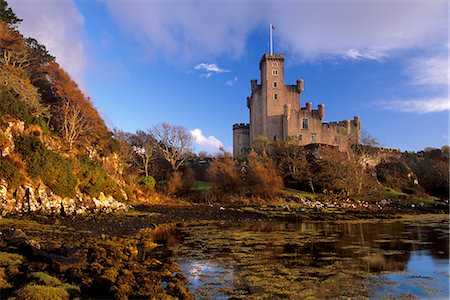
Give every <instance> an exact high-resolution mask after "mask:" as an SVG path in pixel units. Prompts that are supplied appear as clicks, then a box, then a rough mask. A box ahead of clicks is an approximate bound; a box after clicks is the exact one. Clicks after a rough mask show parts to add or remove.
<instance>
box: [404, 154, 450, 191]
mask: <svg viewBox="0 0 450 300" xmlns="http://www.w3.org/2000/svg"><path fill="white" fill-rule="evenodd" d="M404 157H405V159H406V161H407V163H408V165H409V166H410V167H411V169H412V170H413V171H414V173H415V174H416V175H417V177H418V181H419V184H420V185H421V186H423V187H424V188H425V190H426V192H427V193H429V194H431V195H433V196H437V197H442V198H448V195H449V176H450V173H449V147H448V146H444V147H442V148H441V149H436V148H426V149H425V150H424V151H420V152H418V153H406V154H405V155H404Z"/></svg>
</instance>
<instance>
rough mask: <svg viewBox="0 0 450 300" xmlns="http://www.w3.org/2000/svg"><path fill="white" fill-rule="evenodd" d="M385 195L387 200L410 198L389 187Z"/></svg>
mask: <svg viewBox="0 0 450 300" xmlns="http://www.w3.org/2000/svg"><path fill="white" fill-rule="evenodd" d="M384 195H385V196H386V197H387V198H398V197H408V196H409V195H408V194H405V193H403V192H400V191H397V190H394V189H392V188H389V187H387V188H385V190H384Z"/></svg>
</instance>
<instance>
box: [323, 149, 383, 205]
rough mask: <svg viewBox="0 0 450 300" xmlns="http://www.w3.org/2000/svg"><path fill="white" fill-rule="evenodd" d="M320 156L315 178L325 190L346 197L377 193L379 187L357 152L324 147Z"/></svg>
mask: <svg viewBox="0 0 450 300" xmlns="http://www.w3.org/2000/svg"><path fill="white" fill-rule="evenodd" d="M319 156H320V158H319V159H318V160H317V161H316V163H315V164H316V165H315V172H316V174H315V178H316V182H317V185H318V186H320V187H321V188H322V189H323V190H324V191H328V192H332V193H333V194H340V195H343V196H345V197H354V196H362V195H371V196H374V195H377V193H378V191H379V187H378V186H377V184H376V182H375V180H374V178H372V176H371V175H370V174H369V173H368V172H367V170H366V169H365V166H364V165H363V163H362V162H361V160H360V159H359V157H358V156H357V155H356V154H354V153H353V152H347V153H344V152H339V151H338V150H337V149H332V148H323V149H320V155H319Z"/></svg>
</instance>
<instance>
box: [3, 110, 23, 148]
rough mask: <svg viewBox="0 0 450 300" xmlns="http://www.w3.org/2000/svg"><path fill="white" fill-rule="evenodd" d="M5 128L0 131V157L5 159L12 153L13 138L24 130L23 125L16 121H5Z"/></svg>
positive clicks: (21, 122)
mask: <svg viewBox="0 0 450 300" xmlns="http://www.w3.org/2000/svg"><path fill="white" fill-rule="evenodd" d="M2 121H3V123H6V128H2V129H0V141H1V145H0V150H1V151H0V155H1V156H3V157H5V156H8V155H10V154H11V153H13V152H14V137H16V136H19V135H21V134H22V132H23V131H24V130H25V123H24V122H23V121H18V120H14V119H11V120H5V118H3V120H2Z"/></svg>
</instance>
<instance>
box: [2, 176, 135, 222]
mask: <svg viewBox="0 0 450 300" xmlns="http://www.w3.org/2000/svg"><path fill="white" fill-rule="evenodd" d="M129 208H130V206H128V205H126V204H123V203H122V202H119V201H117V200H115V199H114V197H112V196H105V195H104V194H103V193H100V195H99V196H98V197H89V196H80V195H77V197H76V198H75V199H74V198H64V197H61V196H58V195H55V194H54V193H52V192H51V191H50V190H49V189H48V188H47V187H45V186H44V185H42V184H40V185H38V186H33V185H30V184H24V185H22V186H20V187H19V188H17V189H14V190H8V185H7V183H6V182H5V181H4V180H1V181H0V215H2V216H5V215H8V214H17V213H30V212H36V213H41V214H62V215H72V214H77V215H82V214H86V213H97V212H105V213H110V212H114V211H121V210H128V209H129Z"/></svg>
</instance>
